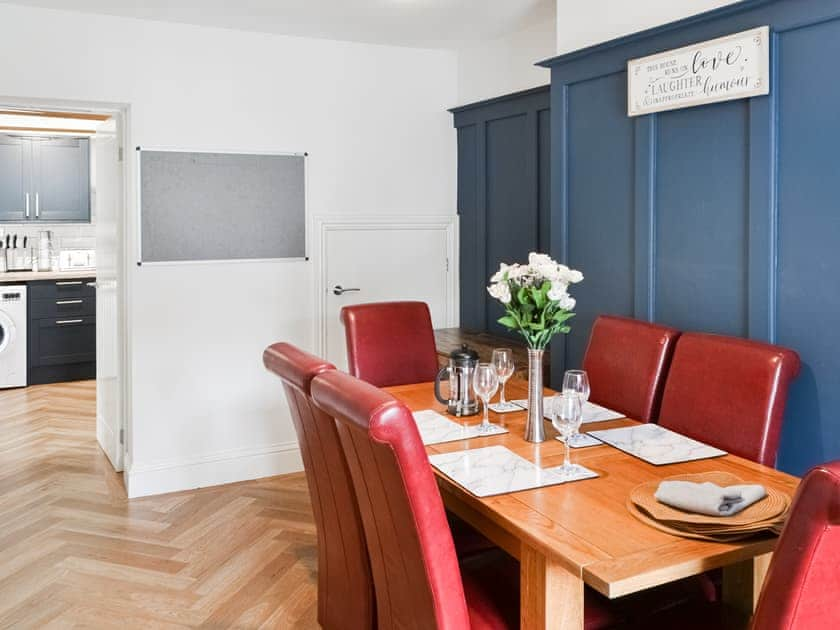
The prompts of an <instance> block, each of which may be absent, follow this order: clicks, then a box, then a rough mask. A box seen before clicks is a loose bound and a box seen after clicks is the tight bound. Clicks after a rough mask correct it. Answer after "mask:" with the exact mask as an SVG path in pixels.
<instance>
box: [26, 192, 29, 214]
mask: <svg viewBox="0 0 840 630" xmlns="http://www.w3.org/2000/svg"><path fill="white" fill-rule="evenodd" d="M26 218H27V219H28V218H29V193H26Z"/></svg>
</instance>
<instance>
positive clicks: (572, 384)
mask: <svg viewBox="0 0 840 630" xmlns="http://www.w3.org/2000/svg"><path fill="white" fill-rule="evenodd" d="M563 393H564V394H565V393H570V394H577V395H578V396H579V397H580V406H581V416H582V415H583V408H584V406H585V403H586V401H587V400H589V393H590V389H589V377H588V376H587V375H586V372H585V371H584V370H566V373H565V374H564V375H563ZM583 441H584V437H583V436H582V435H581V434H580V433H579V432H578V431H575V432H574V434H573V435H572V436H571V437H570V438H569V443H570V445H571V446H574V445H576V444H580V443H581V442H583Z"/></svg>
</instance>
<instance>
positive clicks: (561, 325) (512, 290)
mask: <svg viewBox="0 0 840 630" xmlns="http://www.w3.org/2000/svg"><path fill="white" fill-rule="evenodd" d="M581 280H583V274H582V273H581V272H580V271H577V270H576V269H569V268H568V267H567V266H566V265H561V264H560V263H558V262H556V261H555V260H552V259H551V257H550V256H547V255H546V254H537V253H534V252H532V253H531V254H529V256H528V264H527V265H518V264H516V265H506V264H504V263H502V264H501V266H500V267H499V271H497V272H496V273H495V274H493V276H492V277H491V278H490V282H491V284H490V286H488V287H487V292H488V293H489V294H490V295H491V296H493V297H494V298H496V299H497V300H499V302H501V303H502V304H503V305H504V307H505V316H504V317H502V318H500V319H499V323H500V324H501V325H502V326H505V327H506V328H509V329H510V330H515V331H517V332H518V333H519V334H521V335H522V336H523V337H525V339H526V340H527V341H528V346H529V347H531V348H534V349H536V350H544V349H545V347H546V346H547V345H548V343H549V342H550V341H551V338H552V337H553V336H554V335H556V334H557V333H567V332H569V330H571V329H570V328H569V325H568V324H567V321H568V320H569V319H570V318H571V317H574V313H573V312H572V309H574V308H575V299H574V298H573V297H572V296H571V295H569V285H570V284H575V283H577V282H580V281H581Z"/></svg>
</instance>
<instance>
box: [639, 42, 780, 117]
mask: <svg viewBox="0 0 840 630" xmlns="http://www.w3.org/2000/svg"><path fill="white" fill-rule="evenodd" d="M769 35H770V29H769V27H767V26H762V27H760V28H754V29H752V30H749V31H744V32H742V33H736V34H734V35H729V36H727V37H721V38H719V39H712V40H709V41H706V42H701V43H699V44H693V45H691V46H686V47H685V48H677V49H676V50H669V51H666V52H661V53H657V54H655V55H650V56H649V57H642V58H640V59H631V60H630V61H628V62H627V114H628V116H641V115H643V114H650V113H652V112H661V111H665V110H669V109H680V108H682V107H694V106H696V105H705V104H707V103H717V102H720V101H730V100H733V99H738V98H747V97H750V96H758V95H761V94H768V93H769V92H770V79H769V75H770V46H769Z"/></svg>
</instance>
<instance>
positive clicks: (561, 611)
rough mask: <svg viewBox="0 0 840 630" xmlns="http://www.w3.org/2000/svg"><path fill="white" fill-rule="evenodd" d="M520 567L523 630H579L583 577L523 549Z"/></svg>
mask: <svg viewBox="0 0 840 630" xmlns="http://www.w3.org/2000/svg"><path fill="white" fill-rule="evenodd" d="M519 567H520V568H519V578H520V580H519V581H520V584H519V590H520V607H521V610H520V627H521V628H522V630H545V629H546V628H552V629H553V630H582V628H583V577H582V576H581V575H580V574H574V573H572V572H571V571H569V570H568V569H567V568H566V567H564V566H562V565H561V564H559V563H557V562H556V561H554V560H552V559H550V558H547V557H546V556H544V555H543V554H542V553H541V552H539V551H537V550H535V549H531V548H530V547H527V546H525V545H523V546H522V550H521V553H520V558H519Z"/></svg>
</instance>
